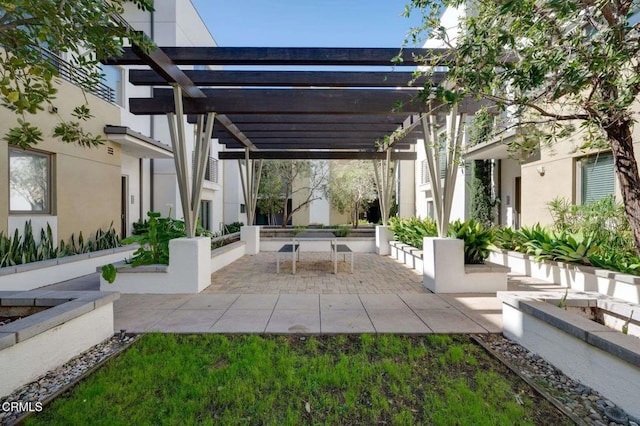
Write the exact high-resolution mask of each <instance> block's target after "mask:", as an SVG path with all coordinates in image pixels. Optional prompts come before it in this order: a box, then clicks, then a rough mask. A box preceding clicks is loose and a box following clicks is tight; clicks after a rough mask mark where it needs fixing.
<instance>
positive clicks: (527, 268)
mask: <svg viewBox="0 0 640 426" xmlns="http://www.w3.org/2000/svg"><path fill="white" fill-rule="evenodd" d="M489 260H490V261H491V262H494V263H497V264H500V265H505V266H508V267H510V268H511V270H512V271H513V272H518V273H521V274H524V275H527V276H530V277H533V278H537V279H540V280H544V281H549V282H552V283H556V284H560V285H562V286H564V287H568V288H571V289H574V290H577V291H596V292H598V293H601V294H603V295H606V296H611V297H615V298H617V299H622V300H626V301H628V302H631V303H640V277H639V276H635V275H628V274H622V273H619V272H614V271H609V270H606V269H599V268H594V267H592V266H585V265H576V264H571V263H564V262H555V261H550V260H545V261H537V260H535V259H534V256H529V255H527V254H523V253H519V252H515V251H507V250H500V251H493V252H491V254H490V256H489Z"/></svg>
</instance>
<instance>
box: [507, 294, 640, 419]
mask: <svg viewBox="0 0 640 426" xmlns="http://www.w3.org/2000/svg"><path fill="white" fill-rule="evenodd" d="M542 297H544V295H543V294H541V293H539V292H520V293H517V292H506V293H498V298H500V299H501V300H502V316H503V328H504V335H505V336H506V337H508V338H509V339H512V340H514V341H516V342H518V343H520V344H521V345H523V346H525V347H526V348H527V349H529V350H530V351H532V352H535V353H537V354H539V355H540V356H542V357H543V358H544V359H546V360H547V361H549V362H550V363H551V364H553V365H554V366H556V367H558V368H559V369H560V370H562V372H563V373H565V374H566V375H568V376H570V377H572V378H573V379H575V380H579V381H580V382H582V383H584V384H586V385H588V386H590V387H592V388H594V389H596V390H597V391H598V392H600V393H602V394H603V395H604V396H605V397H607V398H608V399H610V400H611V401H613V402H614V403H615V404H617V405H619V406H620V407H621V408H623V409H624V410H625V411H627V412H628V413H629V414H631V415H633V416H636V417H640V405H639V404H638V395H640V340H638V338H637V337H632V336H627V335H624V334H622V333H621V332H619V331H616V330H613V329H611V328H608V327H605V326H603V325H601V324H598V323H596V322H594V321H591V320H589V319H587V318H584V317H582V316H580V315H578V314H575V313H572V312H569V311H566V310H564V309H561V308H558V307H557V306H554V305H552V304H550V303H547V302H545V301H543V300H541V298H542ZM555 297H556V298H557V297H558V295H557V294H556V295H555ZM573 297H579V298H580V299H579V300H578V302H579V304H582V305H584V303H585V302H588V298H585V297H584V296H583V295H577V296H576V295H574V294H569V297H568V298H567V301H566V303H567V305H570V304H571V303H572V298H573ZM598 297H599V298H597V299H596V302H597V304H598V305H600V304H601V302H603V304H604V305H607V304H610V302H609V301H607V300H604V301H603V299H602V298H604V297H605V296H602V295H598ZM623 303H624V302H623ZM627 305H628V304H627ZM627 308H628V309H633V308H634V307H629V306H627ZM635 309H640V306H637V305H636V306H635Z"/></svg>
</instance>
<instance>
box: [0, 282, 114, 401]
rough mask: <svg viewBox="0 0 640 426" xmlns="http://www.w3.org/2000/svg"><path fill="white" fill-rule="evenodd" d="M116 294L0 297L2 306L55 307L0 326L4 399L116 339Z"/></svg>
mask: <svg viewBox="0 0 640 426" xmlns="http://www.w3.org/2000/svg"><path fill="white" fill-rule="evenodd" d="M119 297H120V295H119V294H118V293H105V292H95V291H92V292H82V291H44V290H39V291H38V290H36V291H27V292H6V291H5V292H0V298H1V300H0V304H2V306H52V307H51V308H49V309H47V310H45V311H42V312H38V313H36V314H33V315H30V316H28V317H25V318H22V319H20V320H17V321H14V322H11V323H9V324H7V325H4V326H0V365H1V366H2V380H0V397H1V396H6V395H9V394H10V393H11V392H13V391H14V390H15V389H16V388H18V387H20V386H22V385H24V384H26V383H29V382H31V381H33V380H35V379H37V378H38V377H39V376H41V375H43V374H45V373H46V372H47V371H49V370H52V369H54V368H56V367H58V366H60V365H62V364H64V363H65V362H67V361H68V360H70V359H71V358H73V357H74V356H76V355H79V354H80V353H82V352H84V351H86V350H88V349H89V348H91V347H92V346H95V345H97V344H98V343H100V342H102V341H103V340H105V339H108V338H109V337H111V336H112V335H113V332H114V330H113V302H114V301H115V300H117V299H118V298H119Z"/></svg>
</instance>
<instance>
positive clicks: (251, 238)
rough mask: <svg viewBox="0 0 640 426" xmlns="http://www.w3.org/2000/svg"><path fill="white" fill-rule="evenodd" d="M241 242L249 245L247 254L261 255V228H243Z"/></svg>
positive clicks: (254, 226) (241, 229)
mask: <svg viewBox="0 0 640 426" xmlns="http://www.w3.org/2000/svg"><path fill="white" fill-rule="evenodd" d="M240 241H244V242H245V243H246V244H247V248H246V253H247V254H249V255H254V254H258V253H260V226H257V225H253V226H248V225H245V226H243V227H241V228H240Z"/></svg>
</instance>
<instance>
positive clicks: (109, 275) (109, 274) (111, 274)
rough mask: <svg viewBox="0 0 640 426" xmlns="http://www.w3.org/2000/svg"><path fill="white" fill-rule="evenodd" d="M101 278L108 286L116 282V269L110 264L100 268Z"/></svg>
mask: <svg viewBox="0 0 640 426" xmlns="http://www.w3.org/2000/svg"><path fill="white" fill-rule="evenodd" d="M102 278H104V279H105V281H106V282H108V283H109V284H113V282H114V281H115V280H116V267H115V266H113V265H112V264H108V265H104V266H102Z"/></svg>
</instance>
